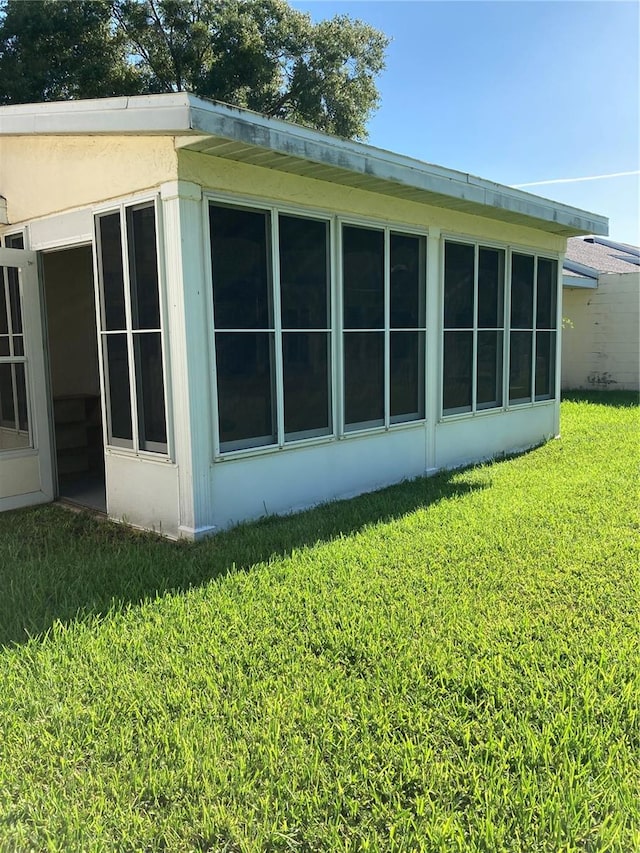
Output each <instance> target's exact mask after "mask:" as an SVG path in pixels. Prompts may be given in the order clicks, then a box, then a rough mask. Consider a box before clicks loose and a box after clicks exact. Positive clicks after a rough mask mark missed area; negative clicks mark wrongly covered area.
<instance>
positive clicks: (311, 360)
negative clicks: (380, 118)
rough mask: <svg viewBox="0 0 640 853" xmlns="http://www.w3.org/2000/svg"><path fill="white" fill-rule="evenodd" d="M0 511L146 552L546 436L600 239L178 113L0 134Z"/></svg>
mask: <svg viewBox="0 0 640 853" xmlns="http://www.w3.org/2000/svg"><path fill="white" fill-rule="evenodd" d="M0 195H2V196H3V198H4V201H3V202H2V205H0V222H1V223H2V224H0V239H1V244H2V248H0V267H1V268H2V279H1V280H0V510H2V509H11V508H17V507H20V506H25V505H30V504H36V503H41V502H46V501H50V500H54V499H56V498H62V499H65V500H67V501H70V502H72V503H76V504H79V505H81V506H86V507H88V508H90V509H94V510H99V511H103V512H106V513H107V514H108V516H109V517H111V518H113V519H116V520H121V521H125V522H127V523H130V524H133V525H136V526H139V527H142V528H146V529H151V530H156V531H158V532H161V533H163V534H164V535H167V536H170V537H186V538H192V539H193V538H198V537H200V536H203V535H206V534H210V533H214V532H216V531H218V530H221V529H224V528H226V527H228V526H230V525H232V524H235V523H238V522H240V521H244V520H247V519H252V518H257V517H260V516H262V515H265V514H271V513H285V512H290V511H294V510H297V509H301V508H303V507H308V506H312V505H314V504H317V503H319V502H322V501H327V500H331V499H334V498H338V497H346V496H351V495H355V494H358V493H361V492H364V491H368V490H372V489H375V488H378V487H381V486H384V485H386V484H389V483H393V482H397V481H399V480H402V479H405V478H410V477H417V476H423V475H426V474H429V473H432V472H434V471H436V470H438V469H440V468H443V467H454V466H458V465H462V464H466V463H468V462H472V461H475V460H480V459H486V458H491V457H493V456H496V455H498V454H502V453H505V452H512V451H517V450H521V449H525V448H528V447H531V446H533V445H535V444H538V443H540V442H541V441H544V440H545V439H547V438H550V437H552V436H555V435H558V433H559V399H558V395H559V370H560V364H559V352H560V334H561V330H560V322H559V310H560V309H559V306H560V298H561V270H562V257H563V253H564V250H565V245H566V239H567V237H568V236H571V235H577V234H587V233H589V234H606V233H607V220H606V219H605V218H604V217H602V216H598V215H595V214H591V213H587V212H585V211H582V210H577V209H574V208H569V207H567V206H565V205H560V204H556V203H555V202H551V201H547V200H546V199H542V198H538V197H536V196H533V195H531V194H528V193H524V192H522V191H518V190H514V189H511V188H508V187H503V186H500V185H498V184H494V183H492V182H489V181H485V180H482V179H480V178H475V177H472V176H470V175H467V174H464V173H460V172H454V171H451V170H448V169H444V168H442V167H439V166H433V165H429V164H426V163H422V162H418V161H415V160H411V159H409V158H406V157H402V156H399V155H396V154H391V153H389V152H386V151H381V150H378V149H375V148H372V147H370V146H366V145H362V144H358V143H353V142H347V141H344V140H340V139H335V138H332V137H329V136H326V135H324V134H321V133H319V132H316V131H311V130H308V129H306V128H301V127H298V126H294V125H290V124H287V123H285V122H282V121H278V120H274V119H268V118H266V117H264V116H261V115H257V114H255V113H251V112H249V111H245V110H240V109H237V108H234V107H229V106H226V105H221V104H214V103H210V102H205V101H202V100H199V99H197V98H195V97H193V96H190V95H187V94H176V95H157V96H150V97H139V98H116V99H108V100H96V101H78V102H70V103H69V102H67V103H53V104H37V105H22V106H15V107H2V108H0Z"/></svg>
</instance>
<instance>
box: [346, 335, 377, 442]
mask: <svg viewBox="0 0 640 853" xmlns="http://www.w3.org/2000/svg"><path fill="white" fill-rule="evenodd" d="M344 373H345V376H344V407H345V423H346V424H347V426H352V427H353V426H359V425H365V424H367V425H369V426H374V425H379V424H382V423H384V332H348V333H346V334H345V336H344Z"/></svg>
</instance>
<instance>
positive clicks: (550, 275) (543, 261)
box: [536, 258, 558, 329]
mask: <svg viewBox="0 0 640 853" xmlns="http://www.w3.org/2000/svg"><path fill="white" fill-rule="evenodd" d="M557 282H558V262H557V261H552V260H549V259H548V258H538V290H537V299H536V327H537V328H538V329H555V328H556V325H557V324H556V314H557V310H556V292H557Z"/></svg>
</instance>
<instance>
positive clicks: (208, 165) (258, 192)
mask: <svg viewBox="0 0 640 853" xmlns="http://www.w3.org/2000/svg"><path fill="white" fill-rule="evenodd" d="M178 175H179V178H180V179H181V180H184V181H191V182H193V183H196V184H200V185H202V186H203V187H204V189H209V190H213V191H216V190H217V191H219V192H224V193H233V194H238V195H242V196H249V197H253V198H256V199H261V198H263V199H265V200H266V201H273V202H279V203H282V204H287V203H289V204H295V205H300V206H302V207H308V208H311V209H320V210H326V211H330V212H332V213H339V214H342V215H346V216H348V215H351V216H357V217H364V218H373V219H381V220H382V221H383V222H384V221H389V222H394V223H403V224H406V225H409V226H415V227H417V228H425V227H427V226H429V225H433V226H437V227H439V228H441V229H442V231H444V232H451V233H454V234H464V235H468V236H470V237H479V238H482V239H484V240H494V241H498V242H507V243H512V244H517V245H522V246H531V247H533V248H538V249H546V250H548V251H551V252H564V249H565V245H566V243H565V239H564V237H559V236H557V235H553V234H546V233H544V232H542V231H537V230H535V229H533V228H527V227H523V226H519V225H511V224H509V223H506V222H500V221H498V220H495V219H488V218H485V217H483V216H472V215H470V214H467V213H460V212H458V211H454V210H446V209H445V208H441V207H431V206H428V205H424V204H418V203H416V202H411V201H405V200H403V199H398V198H393V197H391V196H385V195H380V194H378V193H373V192H369V191H366V190H360V189H355V188H353V187H345V186H341V185H339V184H332V183H328V182H325V181H319V180H316V179H314V178H305V177H301V176H299V175H291V174H288V173H286V172H278V171H276V170H274V169H264V168H260V167H259V166H252V165H248V164H246V163H237V162H235V161H232V160H224V159H222V158H219V157H209V156H207V155H205V154H200V153H197V152H195V151H179V152H178Z"/></svg>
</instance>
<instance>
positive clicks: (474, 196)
mask: <svg viewBox="0 0 640 853" xmlns="http://www.w3.org/2000/svg"><path fill="white" fill-rule="evenodd" d="M30 134H34V135H35V134H38V135H83V134H92V135H104V134H139V135H147V134H155V135H167V136H189V135H191V134H193V135H194V136H213V137H217V138H223V139H229V140H232V141H238V142H243V143H245V144H247V145H254V146H256V147H258V148H261V149H266V150H271V151H274V152H276V153H280V154H284V155H288V156H291V157H295V158H299V159H302V160H307V161H310V162H314V163H318V164H322V165H327V166H330V167H333V168H337V169H343V170H345V171H346V172H351V173H357V174H362V175H367V176H369V177H371V178H375V179H378V180H380V181H381V182H384V183H391V184H394V185H396V186H405V187H407V188H408V189H417V190H421V191H423V192H425V193H428V194H433V195H434V196H442V197H446V198H451V199H455V200H457V201H464V202H467V203H468V204H471V205H473V206H474V207H477V208H478V213H480V214H483V213H484V215H487V216H491V210H500V211H504V212H507V213H513V214H517V215H519V216H522V217H525V218H527V219H531V220H535V221H536V222H538V223H548V224H549V225H553V226H556V227H555V229H554V230H557V231H560V230H561V231H562V232H563V233H572V234H576V235H578V234H593V235H598V236H606V235H608V233H609V229H608V219H607V217H605V216H600V215H599V214H595V213H590V212H589V211H585V210H581V209H579V208H574V207H570V206H569V205H565V204H562V203H560V202H555V201H552V200H550V199H545V198H543V197H541V196H537V195H533V194H532V193H528V192H525V191H523V190H519V189H515V188H513V187H508V186H505V185H502V184H498V183H495V182H493V181H490V180H486V179H484V178H479V177H476V176H474V175H470V174H467V173H465V172H458V171H455V170H453V169H447V168H445V167H442V166H437V165H435V164H430V163H426V162H423V161H420V160H416V159H413V158H411V157H407V156H405V155H402V154H395V153H393V152H390V151H385V150H384V149H380V148H375V147H373V146H370V145H366V144H364V143H361V142H353V141H351V140H346V139H340V138H338V137H333V136H330V135H328V134H326V133H322V132H320V131H316V130H311V129H309V128H306V127H302V126H301V125H294V124H291V123H289V122H285V121H283V120H281V119H275V118H271V117H268V116H265V115H262V114H260V113H256V112H252V111H250V110H246V109H243V108H240V107H234V106H230V105H227V104H220V103H214V102H211V101H206V100H203V99H201V98H198V97H196V96H194V95H191V94H189V93H186V92H177V93H173V94H172V93H168V94H161V95H139V96H135V97H118V98H105V99H94V100H82V101H56V102H47V103H43V104H16V105H10V106H5V107H0V135H13V136H17V135H30ZM485 211H486V213H485Z"/></svg>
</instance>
